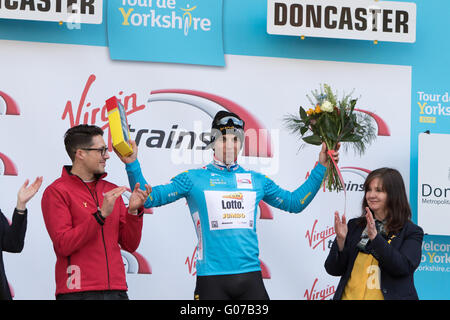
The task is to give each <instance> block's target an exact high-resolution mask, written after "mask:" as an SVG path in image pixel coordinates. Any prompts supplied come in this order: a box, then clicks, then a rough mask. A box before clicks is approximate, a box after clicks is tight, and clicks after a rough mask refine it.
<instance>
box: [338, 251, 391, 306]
mask: <svg viewBox="0 0 450 320" xmlns="http://www.w3.org/2000/svg"><path fill="white" fill-rule="evenodd" d="M380 276H381V271H380V267H379V266H378V260H377V259H375V258H374V257H373V256H372V255H371V254H367V253H363V252H359V253H358V256H357V257H356V260H355V263H354V265H353V270H352V273H351V275H350V279H349V280H348V282H347V285H346V286H345V289H344V293H343V295H342V300H384V296H383V293H382V292H381V287H380Z"/></svg>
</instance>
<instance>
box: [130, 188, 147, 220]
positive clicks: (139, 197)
mask: <svg viewBox="0 0 450 320" xmlns="http://www.w3.org/2000/svg"><path fill="white" fill-rule="evenodd" d="M139 186H140V184H139V183H136V185H135V186H134V190H133V193H132V194H131V196H130V201H129V203H128V212H129V213H132V214H135V213H136V211H137V210H138V209H139V208H140V207H142V206H143V205H144V203H145V201H146V200H147V198H148V196H149V195H150V193H152V187H150V186H149V185H148V184H146V185H145V190H141V189H139Z"/></svg>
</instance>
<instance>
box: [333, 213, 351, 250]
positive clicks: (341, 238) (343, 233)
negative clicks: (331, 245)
mask: <svg viewBox="0 0 450 320" xmlns="http://www.w3.org/2000/svg"><path fill="white" fill-rule="evenodd" d="M334 231H335V232H336V242H337V245H338V248H339V251H342V250H343V249H344V243H345V238H346V237H347V232H348V227H347V219H346V218H345V214H343V215H342V220H341V218H340V217H339V212H338V211H336V212H335V213H334Z"/></svg>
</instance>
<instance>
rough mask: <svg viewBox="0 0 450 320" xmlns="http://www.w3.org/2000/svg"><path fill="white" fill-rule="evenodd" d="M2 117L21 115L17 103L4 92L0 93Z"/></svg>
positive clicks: (0, 112)
mask: <svg viewBox="0 0 450 320" xmlns="http://www.w3.org/2000/svg"><path fill="white" fill-rule="evenodd" d="M0 115H9V116H18V115H20V109H19V106H18V105H17V103H16V102H15V101H14V100H13V98H11V97H10V96H9V95H8V94H6V93H5V92H3V91H0Z"/></svg>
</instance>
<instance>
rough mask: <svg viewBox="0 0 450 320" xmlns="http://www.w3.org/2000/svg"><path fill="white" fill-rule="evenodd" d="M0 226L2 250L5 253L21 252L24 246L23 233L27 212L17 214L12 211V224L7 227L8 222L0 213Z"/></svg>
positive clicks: (25, 228) (25, 226) (25, 227)
mask: <svg viewBox="0 0 450 320" xmlns="http://www.w3.org/2000/svg"><path fill="white" fill-rule="evenodd" d="M0 219H1V223H0V226H1V228H2V232H1V236H2V239H1V243H2V250H3V251H6V252H12V253H18V252H21V251H22V249H23V246H24V240H25V232H26V230H27V212H25V213H24V214H19V213H17V211H15V210H14V214H13V218H12V224H11V225H9V222H8V220H7V219H6V217H5V216H4V215H3V213H2V212H1V211H0Z"/></svg>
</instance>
